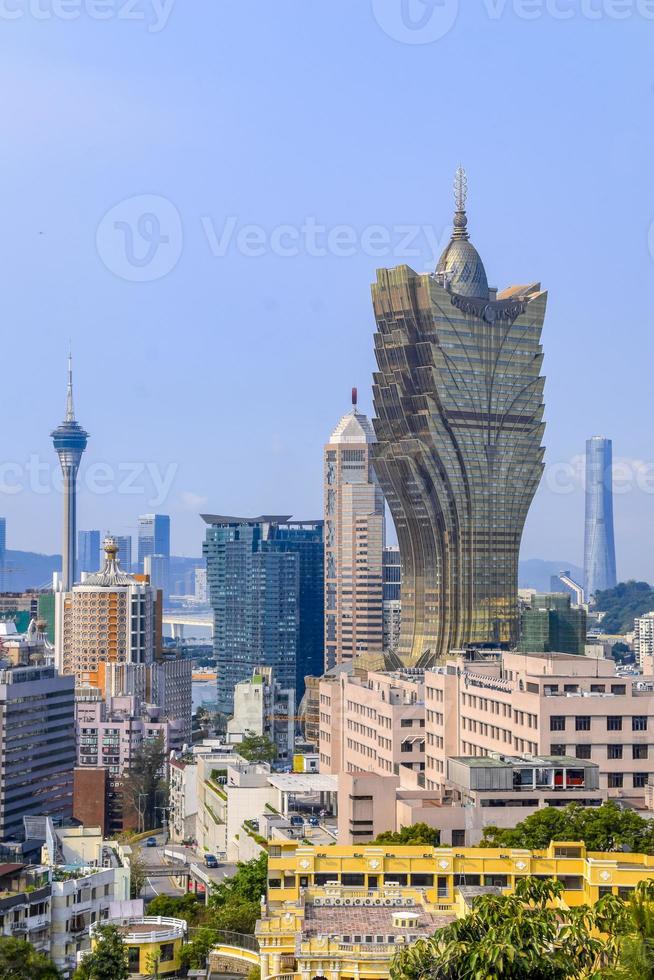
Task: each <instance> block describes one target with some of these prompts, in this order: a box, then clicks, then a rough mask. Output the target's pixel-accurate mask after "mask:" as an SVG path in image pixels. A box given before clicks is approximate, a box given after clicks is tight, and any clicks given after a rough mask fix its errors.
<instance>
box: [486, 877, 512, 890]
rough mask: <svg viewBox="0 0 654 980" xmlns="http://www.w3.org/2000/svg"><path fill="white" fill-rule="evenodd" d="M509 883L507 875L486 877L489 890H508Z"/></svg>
mask: <svg viewBox="0 0 654 980" xmlns="http://www.w3.org/2000/svg"><path fill="white" fill-rule="evenodd" d="M507 882H508V877H507V875H484V885H485V886H486V887H487V888H488V887H489V886H490V887H491V888H506V887H507Z"/></svg>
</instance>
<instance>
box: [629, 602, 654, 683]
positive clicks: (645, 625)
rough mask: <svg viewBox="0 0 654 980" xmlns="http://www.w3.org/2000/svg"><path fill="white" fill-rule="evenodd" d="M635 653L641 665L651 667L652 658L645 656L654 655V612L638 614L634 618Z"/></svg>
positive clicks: (637, 661)
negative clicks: (647, 658)
mask: <svg viewBox="0 0 654 980" xmlns="http://www.w3.org/2000/svg"><path fill="white" fill-rule="evenodd" d="M634 653H635V654H636V663H637V664H638V666H639V667H641V668H645V667H651V660H650V661H649V662H648V661H646V660H645V659H644V658H645V657H654V612H648V613H646V614H645V615H644V616H636V618H635V620H634ZM647 672H648V673H649V671H647Z"/></svg>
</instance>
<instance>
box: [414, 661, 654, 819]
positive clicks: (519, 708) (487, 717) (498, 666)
mask: <svg viewBox="0 0 654 980" xmlns="http://www.w3.org/2000/svg"><path fill="white" fill-rule="evenodd" d="M486 656H487V659H483V660H481V659H472V660H470V659H466V657H465V656H464V655H461V656H459V657H453V658H451V659H450V660H449V661H448V662H447V663H446V664H445V665H444V666H442V667H438V668H434V669H433V670H429V671H426V672H425V707H426V735H427V740H426V741H427V744H426V749H425V786H426V788H427V789H433V790H437V789H441V788H444V787H445V785H446V783H447V759H448V757H456V756H488V755H490V754H491V753H500V754H507V753H508V754H511V753H513V754H518V753H519V754H531V755H534V756H551V757H572V758H574V759H581V760H588V761H591V762H596V763H597V764H598V766H599V770H600V789H606V790H607V792H608V796H609V798H615V799H624V800H625V801H627V802H629V803H631V804H634V805H636V806H642V805H644V802H645V794H646V786H647V783H648V779H649V777H650V773H654V678H653V677H642V676H641V677H620V676H618V675H616V673H615V665H614V663H613V661H608V660H595V659H591V658H590V657H581V656H575V655H574V654H564V653H504V654H503V655H502V656H501V657H500V656H498V657H495V658H493V657H492V655H486Z"/></svg>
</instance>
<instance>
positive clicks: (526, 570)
mask: <svg viewBox="0 0 654 980" xmlns="http://www.w3.org/2000/svg"><path fill="white" fill-rule="evenodd" d="M562 571H569V572H570V575H571V576H572V578H573V579H574V580H575V582H579V584H580V585H583V581H584V573H583V570H582V569H581V568H579V566H578V565H575V564H574V562H571V561H565V560H563V559H562V560H561V561H556V560H555V561H548V560H546V559H545V558H526V559H525V560H524V561H521V562H519V563H518V585H519V586H520V588H521V589H537V590H538V591H539V592H549V590H550V577H551V576H552V575H558V573H559V572H562Z"/></svg>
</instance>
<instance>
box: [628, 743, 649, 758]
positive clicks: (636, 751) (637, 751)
mask: <svg viewBox="0 0 654 980" xmlns="http://www.w3.org/2000/svg"><path fill="white" fill-rule="evenodd" d="M631 757H632V759H646V758H647V746H646V745H632V746H631Z"/></svg>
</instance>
